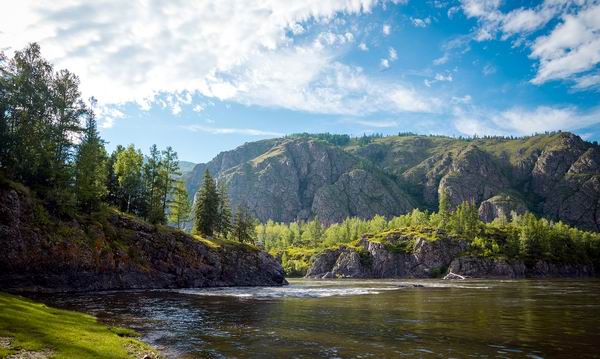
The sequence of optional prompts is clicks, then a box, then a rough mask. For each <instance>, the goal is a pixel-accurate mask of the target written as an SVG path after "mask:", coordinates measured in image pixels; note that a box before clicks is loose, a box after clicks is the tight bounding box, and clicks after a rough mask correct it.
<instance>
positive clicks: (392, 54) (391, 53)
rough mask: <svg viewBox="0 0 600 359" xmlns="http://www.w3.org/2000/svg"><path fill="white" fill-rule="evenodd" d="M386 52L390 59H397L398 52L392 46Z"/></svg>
mask: <svg viewBox="0 0 600 359" xmlns="http://www.w3.org/2000/svg"><path fill="white" fill-rule="evenodd" d="M388 53H389V55H388V58H389V59H390V61H396V60H398V53H397V52H396V49H394V48H393V47H390V50H389V51H388Z"/></svg>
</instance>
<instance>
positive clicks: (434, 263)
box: [306, 229, 596, 279]
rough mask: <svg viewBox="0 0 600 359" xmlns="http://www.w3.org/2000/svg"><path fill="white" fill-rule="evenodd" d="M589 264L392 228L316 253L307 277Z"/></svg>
mask: <svg viewBox="0 0 600 359" xmlns="http://www.w3.org/2000/svg"><path fill="white" fill-rule="evenodd" d="M594 275H596V272H595V269H594V266H593V264H591V263H589V264H585V263H578V264H573V263H572V264H567V263H550V262H547V261H542V260H539V261H537V262H535V263H529V265H526V264H525V263H524V262H523V261H521V260H509V259H505V258H493V257H480V256H475V255H471V254H469V245H468V242H467V241H465V240H462V239H460V238H456V237H451V236H448V235H446V234H444V233H443V232H435V233H434V232H433V231H431V232H429V233H427V232H423V233H420V234H419V233H413V232H411V231H410V230H407V229H404V230H395V231H390V232H387V233H384V234H383V235H378V236H373V235H365V236H363V238H362V239H361V240H360V241H359V243H358V245H357V246H347V245H342V246H340V247H339V248H329V249H325V250H324V251H322V252H321V253H319V254H317V255H316V256H314V258H313V261H312V265H311V266H310V268H309V269H308V271H307V273H306V278H315V279H326V278H432V277H443V278H444V279H466V278H493V279H519V278H526V277H553V278H556V277H589V276H594Z"/></svg>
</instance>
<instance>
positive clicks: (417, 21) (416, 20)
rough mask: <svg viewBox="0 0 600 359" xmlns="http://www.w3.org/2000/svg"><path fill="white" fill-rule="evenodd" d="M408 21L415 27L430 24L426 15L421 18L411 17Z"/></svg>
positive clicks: (429, 19)
mask: <svg viewBox="0 0 600 359" xmlns="http://www.w3.org/2000/svg"><path fill="white" fill-rule="evenodd" d="M410 21H411V22H412V24H413V26H415V27H427V26H429V25H430V24H431V18H429V17H426V18H423V19H419V18H413V17H411V18H410Z"/></svg>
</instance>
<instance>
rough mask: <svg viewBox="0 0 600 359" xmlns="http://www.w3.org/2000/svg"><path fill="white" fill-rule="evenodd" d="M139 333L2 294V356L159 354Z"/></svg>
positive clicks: (81, 356)
mask: <svg viewBox="0 0 600 359" xmlns="http://www.w3.org/2000/svg"><path fill="white" fill-rule="evenodd" d="M135 336H137V334H136V333H135V332H134V331H132V330H130V329H124V328H116V327H108V326H106V325H104V324H101V323H99V322H98V321H97V320H96V318H95V317H93V316H91V315H87V314H83V313H78V312H73V311H68V310H61V309H55V308H50V307H47V306H46V305H44V304H42V303H38V302H35V301H32V300H29V299H26V298H23V297H19V296H15V295H10V294H5V293H0V358H4V357H7V356H11V355H17V357H35V358H46V357H48V358H141V357H144V355H148V357H150V358H157V357H159V355H158V354H157V353H158V352H157V351H156V350H155V349H153V348H151V347H150V346H148V345H147V344H145V343H143V342H141V341H139V340H137V339H135V338H134V337H135ZM36 355H37V356H36Z"/></svg>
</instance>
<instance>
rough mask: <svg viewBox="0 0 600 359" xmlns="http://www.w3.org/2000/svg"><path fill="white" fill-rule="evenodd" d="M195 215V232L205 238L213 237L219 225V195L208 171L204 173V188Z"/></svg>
mask: <svg viewBox="0 0 600 359" xmlns="http://www.w3.org/2000/svg"><path fill="white" fill-rule="evenodd" d="M194 214H195V223H194V227H195V231H196V232H198V233H199V234H200V235H202V236H204V237H212V236H213V234H214V233H215V231H216V229H217V226H218V224H219V193H218V191H217V186H216V184H215V180H214V179H213V178H212V176H211V175H210V173H209V172H208V169H207V170H205V171H204V180H203V182H202V187H201V188H200V190H199V191H198V194H197V196H196V201H195V208H194Z"/></svg>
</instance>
